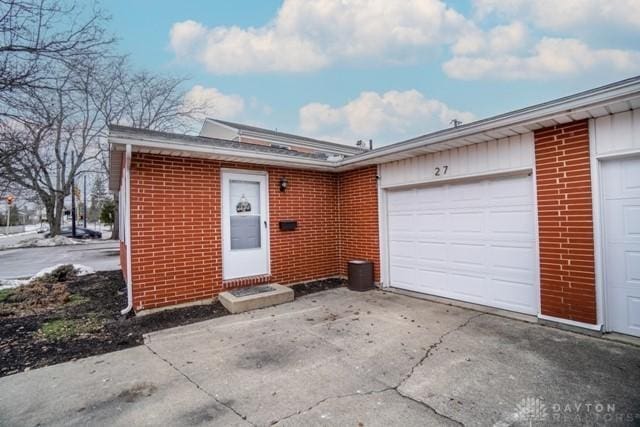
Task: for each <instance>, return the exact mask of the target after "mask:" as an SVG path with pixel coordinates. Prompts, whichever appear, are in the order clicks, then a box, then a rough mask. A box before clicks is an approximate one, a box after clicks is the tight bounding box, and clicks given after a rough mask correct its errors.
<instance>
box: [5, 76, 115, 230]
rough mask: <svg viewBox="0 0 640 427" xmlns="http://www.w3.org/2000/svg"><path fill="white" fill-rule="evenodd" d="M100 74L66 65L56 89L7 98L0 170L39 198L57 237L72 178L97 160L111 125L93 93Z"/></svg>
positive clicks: (34, 90)
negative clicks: (107, 126) (104, 117)
mask: <svg viewBox="0 0 640 427" xmlns="http://www.w3.org/2000/svg"><path fill="white" fill-rule="evenodd" d="M96 65H97V64H96ZM95 72H96V66H95V65H91V64H90V65H86V64H83V65H82V66H78V67H74V68H69V67H61V69H58V70H55V75H56V76H58V77H57V79H56V80H52V82H51V83H52V84H51V85H50V86H51V87H47V88H33V87H23V88H22V89H20V90H19V91H15V92H14V93H12V94H11V96H9V97H2V98H1V100H2V104H3V106H4V108H5V111H4V112H3V113H4V114H3V116H2V118H1V120H0V142H1V144H0V169H1V171H2V173H3V174H4V175H5V176H7V177H9V179H10V180H11V181H12V182H13V183H14V184H15V185H18V186H20V187H22V188H24V189H27V190H29V191H32V192H33V193H35V194H36V195H37V196H38V198H39V199H40V201H41V202H42V204H43V205H44V208H45V210H46V214H47V221H48V222H49V225H50V228H51V231H52V234H53V235H56V234H59V232H60V227H61V221H62V215H63V213H64V200H65V197H66V196H67V195H69V194H70V193H71V181H72V178H73V177H74V176H76V174H77V173H78V171H79V170H80V168H82V167H83V166H84V165H85V164H86V163H87V162H89V161H91V160H95V159H96V157H97V155H98V154H99V150H98V149H97V148H98V147H99V139H100V137H101V135H103V133H104V129H105V127H106V124H105V122H104V120H103V119H102V114H101V112H100V111H99V110H97V109H96V108H94V107H93V106H92V99H91V97H90V96H89V95H88V94H89V93H92V92H93V91H94V88H95V84H96V83H95V79H94V78H93V76H94V73H95ZM16 152H19V154H18V155H15V154H14V153H16Z"/></svg>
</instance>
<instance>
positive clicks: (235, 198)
mask: <svg viewBox="0 0 640 427" xmlns="http://www.w3.org/2000/svg"><path fill="white" fill-rule="evenodd" d="M268 208H269V207H268V200H267V175H266V174H265V173H262V172H257V173H251V172H227V171H223V172H222V243H223V244H222V273H223V278H224V279H225V280H229V279H235V278H239V277H248V276H257V275H262V274H268V273H269V250H268V247H269V229H268V224H269V220H268Z"/></svg>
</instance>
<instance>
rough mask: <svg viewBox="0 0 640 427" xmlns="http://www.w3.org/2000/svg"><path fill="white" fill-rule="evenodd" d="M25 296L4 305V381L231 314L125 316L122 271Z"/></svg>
mask: <svg viewBox="0 0 640 427" xmlns="http://www.w3.org/2000/svg"><path fill="white" fill-rule="evenodd" d="M343 285H344V282H343V281H342V280H339V279H328V280H323V281H316V282H310V283H305V284H301V285H296V286H294V287H293V289H294V291H295V296H296V298H298V297H301V296H304V295H308V294H311V293H315V292H320V291H324V290H327V289H333V288H337V287H340V286H343ZM28 286H32V285H28ZM42 286H44V287H43V288H42ZM24 288H26V287H24ZM43 293H46V297H45V298H43V297H42V294H43ZM24 294H25V295H27V296H28V297H24V296H23V297H22V298H23V299H24V300H25V301H20V302H18V303H16V302H15V301H11V299H5V300H3V301H0V360H1V362H0V377H2V376H6V375H11V374H14V373H17V372H21V371H24V370H26V369H33V368H39V367H43V366H48V365H53V364H56V363H61V362H66V361H69V360H75V359H78V358H82V357H87V356H93V355H97V354H103V353H108V352H111V351H116V350H121V349H124V348H128V347H133V346H136V345H141V344H142V343H143V334H145V333H148V332H152V331H157V330H160V329H165V328H171V327H174V326H181V325H186V324H189V323H194V322H199V321H202V320H207V319H213V318H216V317H221V316H226V315H228V314H229V312H228V311H227V310H226V309H225V308H224V307H223V306H222V304H220V303H219V302H216V303H214V304H207V305H198V306H192V307H185V308H179V309H171V310H165V311H161V312H158V313H154V314H149V315H146V316H139V317H136V316H129V317H125V316H122V315H121V314H120V310H121V309H122V308H123V307H125V306H126V299H127V298H126V286H125V283H124V281H123V280H122V275H121V273H120V272H119V271H107V272H98V273H96V274H91V275H87V276H81V277H75V278H72V279H70V280H69V281H67V282H65V283H62V284H54V285H41V286H40V287H35V288H34V289H32V290H28V292H24ZM32 294H33V295H32ZM34 295H35V296H34ZM34 301H35V302H34Z"/></svg>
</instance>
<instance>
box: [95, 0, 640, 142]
mask: <svg viewBox="0 0 640 427" xmlns="http://www.w3.org/2000/svg"><path fill="white" fill-rule="evenodd" d="M103 7H104V8H105V9H107V11H108V12H109V13H110V14H111V16H112V20H111V23H110V26H111V30H112V31H113V33H115V35H116V36H117V37H118V38H119V47H118V48H119V49H120V50H121V51H122V52H123V53H128V54H130V57H131V60H132V62H133V64H134V65H135V66H136V67H140V68H145V69H148V70H151V71H157V72H162V73H168V74H174V75H187V76H190V77H191V80H190V81H189V83H188V84H187V85H186V86H185V90H187V91H190V97H189V99H190V100H191V101H194V102H199V101H202V100H203V99H204V100H206V102H207V103H209V104H210V106H211V110H212V111H211V115H212V116H218V117H221V118H225V119H228V120H233V121H241V122H247V123H251V124H257V125H260V126H265V127H268V128H278V129H280V130H283V131H289V132H294V133H302V134H304V135H308V136H315V137H320V138H326V139H331V140H335V141H338V142H344V143H348V144H351V143H353V142H354V141H355V140H356V139H369V138H373V139H374V141H375V142H376V144H377V145H382V144H385V143H390V142H397V141H400V140H403V139H406V138H410V137H413V136H416V135H419V134H422V133H427V132H430V131H434V130H437V129H441V128H443V127H447V126H448V123H449V121H450V120H451V119H452V118H458V119H460V120H462V121H464V122H469V121H472V120H474V119H479V118H483V117H488V116H491V115H494V114H499V113H503V112H506V111H509V110H512V109H515V108H520V107H525V106H528V105H531V104H534V103H538V102H543V101H546V100H549V99H552V98H556V97H560V96H564V95H567V94H571V93H574V92H577V91H580V90H585V89H589V88H591V87H594V86H597V85H601V84H605V83H609V82H612V81H616V80H620V79H623V78H626V77H631V76H634V75H637V74H640V2H638V1H637V0H610V1H607V2H603V1H600V0H564V1H563V2H559V1H557V0H538V1H536V2H530V1H528V0H469V1H454V2H443V1H440V0H397V1H394V0H370V1H365V0H350V1H349V0H315V1H313V2H309V1H307V0H287V1H284V2H283V1H273V0H255V1H250V0H236V1H233V2H225V1H195V0H191V1H189V0H184V1H182V2H175V1H169V0H162V1H158V0H156V1H150V0H149V1H147V0H145V1H143V0H127V1H124V0H110V1H109V2H107V3H105V4H104V5H103ZM194 87H195V89H192V88H194Z"/></svg>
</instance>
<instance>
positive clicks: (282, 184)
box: [280, 176, 289, 192]
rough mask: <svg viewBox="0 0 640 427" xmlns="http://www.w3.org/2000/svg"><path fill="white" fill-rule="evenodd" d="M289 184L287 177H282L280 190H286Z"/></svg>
mask: <svg viewBox="0 0 640 427" xmlns="http://www.w3.org/2000/svg"><path fill="white" fill-rule="evenodd" d="M287 185H289V183H288V182H287V178H285V177H284V176H283V177H282V178H280V191H282V192H284V191H285V190H286V189H287Z"/></svg>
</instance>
